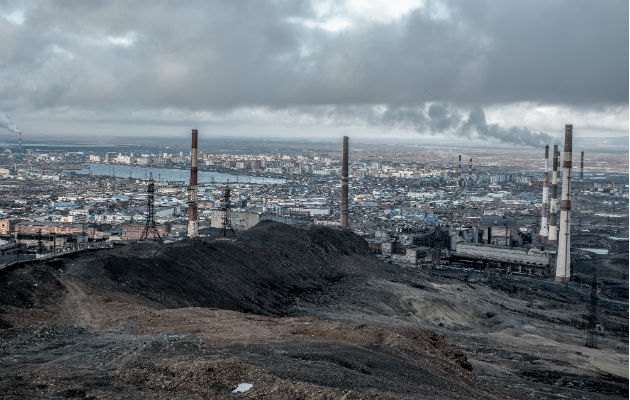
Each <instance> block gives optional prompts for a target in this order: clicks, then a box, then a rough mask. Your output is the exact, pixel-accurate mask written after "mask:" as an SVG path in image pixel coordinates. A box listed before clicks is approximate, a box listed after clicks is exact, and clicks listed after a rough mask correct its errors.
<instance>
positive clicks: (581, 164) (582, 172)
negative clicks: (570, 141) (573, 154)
mask: <svg viewBox="0 0 630 400" xmlns="http://www.w3.org/2000/svg"><path fill="white" fill-rule="evenodd" d="M582 182H584V152H582V154H580V183H582Z"/></svg>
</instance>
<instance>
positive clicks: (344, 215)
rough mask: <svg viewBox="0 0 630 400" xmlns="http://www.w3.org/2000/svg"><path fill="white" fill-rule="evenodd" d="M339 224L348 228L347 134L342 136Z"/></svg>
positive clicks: (343, 227)
mask: <svg viewBox="0 0 630 400" xmlns="http://www.w3.org/2000/svg"><path fill="white" fill-rule="evenodd" d="M339 225H340V226H341V228H342V229H348V228H349V227H350V224H349V222H348V136H344V137H343V159H342V162H341V212H340V220H339Z"/></svg>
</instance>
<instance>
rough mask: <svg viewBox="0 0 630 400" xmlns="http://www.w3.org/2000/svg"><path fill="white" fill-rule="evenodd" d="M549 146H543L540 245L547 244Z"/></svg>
mask: <svg viewBox="0 0 630 400" xmlns="http://www.w3.org/2000/svg"><path fill="white" fill-rule="evenodd" d="M548 199H549V145H546V146H545V178H544V179H543V194H542V216H541V217H540V233H539V235H540V243H547V240H548V239H549V228H548V227H547V207H548V206H549V203H548V201H549V200H548Z"/></svg>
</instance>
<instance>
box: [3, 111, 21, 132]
mask: <svg viewBox="0 0 630 400" xmlns="http://www.w3.org/2000/svg"><path fill="white" fill-rule="evenodd" d="M0 128H5V129H8V130H10V131H11V132H15V133H20V130H19V129H18V127H17V126H15V124H14V123H13V121H12V120H11V117H9V114H7V113H5V112H2V111H0Z"/></svg>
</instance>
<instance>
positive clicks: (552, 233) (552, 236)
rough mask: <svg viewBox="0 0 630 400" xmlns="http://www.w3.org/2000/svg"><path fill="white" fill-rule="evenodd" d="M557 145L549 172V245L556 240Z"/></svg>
mask: <svg viewBox="0 0 630 400" xmlns="http://www.w3.org/2000/svg"><path fill="white" fill-rule="evenodd" d="M558 156H559V153H558V145H557V144H554V145H553V170H552V172H551V205H550V207H549V239H548V240H549V243H556V241H557V240H558V222H557V219H558Z"/></svg>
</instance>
